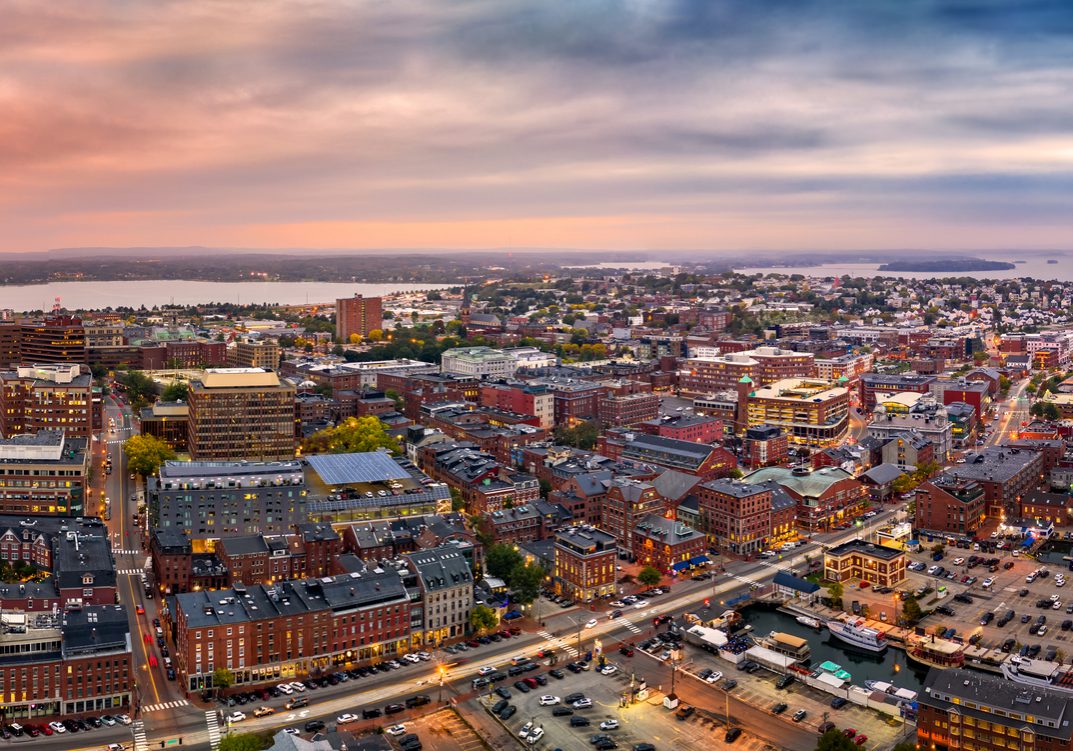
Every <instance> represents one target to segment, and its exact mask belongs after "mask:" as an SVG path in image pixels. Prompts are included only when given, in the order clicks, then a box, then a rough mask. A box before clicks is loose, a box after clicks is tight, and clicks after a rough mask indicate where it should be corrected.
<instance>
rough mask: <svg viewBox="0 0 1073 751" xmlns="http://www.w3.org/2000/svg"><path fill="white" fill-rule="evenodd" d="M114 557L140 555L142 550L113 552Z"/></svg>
mask: <svg viewBox="0 0 1073 751" xmlns="http://www.w3.org/2000/svg"><path fill="white" fill-rule="evenodd" d="M112 553H113V554H114V555H140V554H141V553H142V551H141V550H113V551H112Z"/></svg>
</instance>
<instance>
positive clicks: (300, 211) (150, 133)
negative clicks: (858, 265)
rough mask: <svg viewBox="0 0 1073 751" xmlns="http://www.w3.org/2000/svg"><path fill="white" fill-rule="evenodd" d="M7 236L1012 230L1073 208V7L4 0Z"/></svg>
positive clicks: (1002, 242)
mask: <svg viewBox="0 0 1073 751" xmlns="http://www.w3.org/2000/svg"><path fill="white" fill-rule="evenodd" d="M4 14H5V23H4V28H3V29H2V30H0V40H2V42H3V44H2V45H0V60H2V61H3V69H4V71H5V72H4V74H3V75H0V103H2V104H3V106H4V109H5V111H6V112H7V113H8V114H7V116H6V118H5V122H4V124H3V125H0V163H2V164H3V165H4V166H5V167H6V169H5V170H4V173H3V177H0V181H2V182H0V185H2V187H3V190H2V193H3V196H4V198H3V199H2V201H0V220H2V221H3V223H4V226H5V229H6V232H5V235H6V237H5V240H4V241H3V242H2V243H0V253H5V252H14V251H38V250H44V249H47V248H52V247H63V246H161V245H208V246H243V247H322V248H380V249H383V248H402V247H433V248H452V247H466V248H497V247H552V248H557V247H561V248H606V249H640V250H646V249H647V250H656V249H661V248H679V249H713V250H724V249H725V250H742V249H750V248H756V249H816V248H819V249H841V248H876V249H882V248H905V247H926V248H937V249H959V250H972V249H1001V248H1011V247H1012V248H1024V247H1062V246H1064V245H1065V244H1066V242H1065V238H1067V237H1068V236H1069V232H1070V230H1071V229H1073V226H1071V225H1073V219H1071V218H1070V216H1071V215H1070V212H1069V211H1068V192H1069V188H1070V182H1071V173H1070V166H1071V163H1073V140H1070V138H1069V136H1068V121H1069V116H1068V114H1067V112H1066V111H1065V104H1066V103H1067V102H1068V101H1070V98H1071V96H1070V95H1071V94H1073V91H1071V89H1073V69H1071V67H1070V65H1069V62H1068V61H1069V59H1070V54H1069V53H1070V51H1071V50H1070V47H1071V46H1073V43H1071V40H1070V38H1069V33H1068V32H1069V30H1070V28H1071V27H1073V9H1071V8H1070V7H1069V6H1067V5H1065V4H1062V3H1057V2H1055V3H1048V2H1036V3H1032V4H1030V5H1027V6H1019V7H1016V8H1014V7H1004V6H1002V5H1000V4H995V3H991V2H975V3H957V4H953V3H902V4H886V3H871V4H864V5H862V6H861V7H846V6H842V5H839V4H836V3H832V2H820V1H818V0H816V1H814V2H800V3H774V2H765V3H755V2H754V3H746V2H719V3H708V2H678V3H645V2H635V3H625V4H623V3H609V2H583V3H574V4H562V5H554V4H553V5H537V4H532V3H512V2H466V3H459V4H449V5H444V4H435V3H425V2H405V3H392V4H375V5H374V4H359V5H353V6H348V5H343V4H338V3H320V4H317V3H314V4H301V5H298V4H286V3H261V4H257V5H256V6H250V5H248V4H233V3H226V2H223V3H200V2H192V3H175V4H164V5H157V4H153V5H151V6H137V5H129V4H125V3H110V2H102V3H100V4H97V5H94V6H92V7H78V6H72V7H68V8H58V7H47V8H45V7H43V6H38V5H36V4H29V3H27V4H22V3H15V4H14V5H11V6H10V7H7V8H5V11H4Z"/></svg>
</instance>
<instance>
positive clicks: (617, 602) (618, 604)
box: [608, 600, 626, 608]
mask: <svg viewBox="0 0 1073 751" xmlns="http://www.w3.org/2000/svg"><path fill="white" fill-rule="evenodd" d="M608 604H609V605H610V606H611V607H613V608H624V607H626V603H624V602H623V601H622V600H612V601H611V602H609V603H608Z"/></svg>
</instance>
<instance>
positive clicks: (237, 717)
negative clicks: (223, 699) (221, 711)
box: [227, 712, 246, 724]
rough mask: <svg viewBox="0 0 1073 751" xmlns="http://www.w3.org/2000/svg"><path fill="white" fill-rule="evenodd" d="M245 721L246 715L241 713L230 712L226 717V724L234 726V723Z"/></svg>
mask: <svg viewBox="0 0 1073 751" xmlns="http://www.w3.org/2000/svg"><path fill="white" fill-rule="evenodd" d="M245 719H246V715H245V714H243V713H242V712H232V713H231V714H229V715H228V716H227V722H229V723H231V724H234V723H236V722H242V721H243V720H245Z"/></svg>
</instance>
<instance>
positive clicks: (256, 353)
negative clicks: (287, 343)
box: [227, 339, 279, 370]
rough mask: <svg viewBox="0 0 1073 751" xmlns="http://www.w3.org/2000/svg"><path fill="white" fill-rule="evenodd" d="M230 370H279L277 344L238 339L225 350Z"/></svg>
mask: <svg viewBox="0 0 1073 751" xmlns="http://www.w3.org/2000/svg"><path fill="white" fill-rule="evenodd" d="M227 364H228V365H229V366H230V367H232V368H264V369H265V370H279V343H277V342H276V341H275V340H257V339H240V340H239V341H237V342H235V344H234V346H232V347H230V348H228V350H227Z"/></svg>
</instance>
